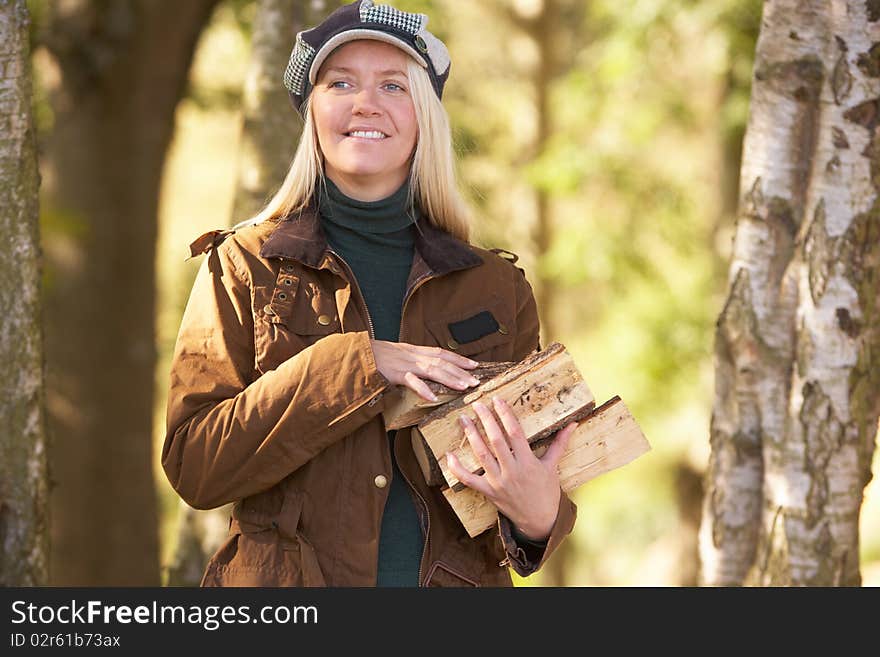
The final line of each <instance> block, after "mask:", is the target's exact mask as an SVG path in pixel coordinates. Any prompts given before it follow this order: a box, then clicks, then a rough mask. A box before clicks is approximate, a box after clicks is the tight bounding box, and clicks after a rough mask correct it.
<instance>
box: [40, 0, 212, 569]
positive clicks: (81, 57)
mask: <svg viewBox="0 0 880 657" xmlns="http://www.w3.org/2000/svg"><path fill="white" fill-rule="evenodd" d="M216 2H217V0H191V1H189V2H183V3H181V2H175V1H173V0H116V1H114V2H112V3H96V2H90V1H88V0H71V1H69V2H64V3H56V4H52V5H51V11H52V14H51V15H50V22H49V29H48V32H47V36H46V43H47V46H48V48H49V50H50V52H51V54H52V55H53V56H54V58H55V60H56V63H57V66H58V71H59V75H60V80H59V83H58V85H57V87H56V88H54V89H52V90H50V91H51V93H50V100H51V102H52V107H53V111H54V114H55V124H54V130H53V133H52V135H51V137H50V139H49V143H48V145H47V150H46V154H47V172H48V173H47V182H48V183H49V185H48V187H49V190H48V192H49V193H48V196H47V201H48V204H49V206H50V207H49V209H48V215H47V216H48V220H49V221H51V223H50V224H49V226H48V228H50V229H51V228H54V230H52V231H50V230H47V235H46V238H45V245H46V249H47V256H48V261H47V267H48V269H49V272H48V273H49V276H48V284H47V289H46V320H47V321H46V339H47V354H48V356H47V359H48V381H49V411H50V429H51V435H52V437H53V449H52V453H51V455H50V457H51V464H52V474H53V479H54V480H55V482H56V483H57V486H56V487H55V488H54V490H53V495H52V509H53V513H52V518H53V522H52V536H53V541H54V549H53V551H52V569H51V570H52V578H51V579H52V583H53V584H55V585H63V586H72V585H105V586H106V585H154V584H158V583H159V563H158V562H159V559H158V533H157V512H156V501H155V484H154V479H153V471H152V467H151V466H152V461H153V450H152V447H151V438H152V414H153V382H154V366H155V347H154V328H153V321H154V315H155V309H154V305H155V269H154V260H155V243H156V232H157V206H158V195H159V183H160V175H161V171H162V165H163V162H164V158H165V152H166V149H167V146H168V143H169V141H170V138H171V132H172V129H173V125H174V121H173V118H174V109H175V106H176V105H177V102H178V100H179V98H180V97H181V95H182V93H183V91H184V88H185V85H186V80H187V73H188V70H189V65H190V60H191V58H192V54H193V50H194V47H195V43H196V40H197V38H198V36H199V33H200V32H201V29H202V26H203V25H204V24H205V23H206V21H207V19H208V17H209V14H210V12H211V10H212V8H213V7H214V5H215V4H216Z"/></svg>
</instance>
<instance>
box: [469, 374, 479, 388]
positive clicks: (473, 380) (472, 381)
mask: <svg viewBox="0 0 880 657" xmlns="http://www.w3.org/2000/svg"><path fill="white" fill-rule="evenodd" d="M471 385H472V386H478V385H480V380H479V379H478V378H477V377H475V376H472V377H471Z"/></svg>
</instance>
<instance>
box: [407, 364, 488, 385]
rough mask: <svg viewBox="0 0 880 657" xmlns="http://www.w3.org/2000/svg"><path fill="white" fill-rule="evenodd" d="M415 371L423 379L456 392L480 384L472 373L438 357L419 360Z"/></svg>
mask: <svg viewBox="0 0 880 657" xmlns="http://www.w3.org/2000/svg"><path fill="white" fill-rule="evenodd" d="M413 371H414V372H415V373H416V374H417V375H418V376H420V377H422V378H425V379H431V380H432V381H436V382H437V383H442V384H443V385H445V386H447V387H449V388H453V389H455V390H465V389H466V388H468V386H476V385H479V383H480V381H479V379H477V378H476V377H475V376H474V375H472V374H471V373H470V372H466V371H465V370H462V369H461V368H460V367H457V366H456V365H453V364H452V363H450V362H449V361H447V360H445V359H443V358H440V357H438V356H432V357H430V358H427V359H425V358H420V359H418V360H417V361H416V363H415V367H414V368H413Z"/></svg>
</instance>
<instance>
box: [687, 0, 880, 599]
mask: <svg viewBox="0 0 880 657" xmlns="http://www.w3.org/2000/svg"><path fill="white" fill-rule="evenodd" d="M878 18H880V10H878V9H877V8H876V6H875V3H864V2H856V1H855V0H850V1H848V2H844V1H843V0H840V1H828V0H825V1H822V0H809V1H801V2H797V1H795V0H784V1H782V0H779V1H773V2H769V1H768V2H766V3H765V5H764V15H763V20H762V27H761V33H760V36H759V39H758V45H757V49H756V50H757V52H756V59H755V73H754V80H753V86H752V102H751V109H750V118H749V125H748V129H747V132H746V139H745V145H744V151H743V167H742V173H741V181H742V183H741V201H740V209H739V216H738V220H737V227H736V236H735V240H734V249H733V258H732V263H731V267H730V272H729V277H728V281H729V286H730V287H729V292H728V298H727V302H726V303H725V306H724V309H723V310H722V312H721V314H720V317H719V319H718V323H717V332H716V347H715V359H716V399H715V405H714V408H713V413H712V423H711V450H712V451H711V457H710V464H709V473H708V475H707V484H706V492H707V495H706V503H705V505H704V511H703V523H702V527H701V560H702V570H701V582H702V583H704V584H708V585H741V584H756V585H770V586H779V585H811V586H822V585H828V586H835V585H844V586H852V585H858V584H860V582H861V576H860V573H859V562H858V555H859V550H858V547H859V536H858V527H859V509H860V506H861V501H862V495H863V491H864V487H865V485H866V484H867V483H868V481H869V480H870V478H871V473H870V467H871V459H872V457H873V450H874V438H875V434H876V431H877V418H878V415H880V316H878V313H880V303H878V302H880V296H878V294H880V280H878V277H880V224H878V191H880V190H878V185H880V167H878V163H880V143H878V138H877V131H876V127H877V125H878V121H880V119H878V113H880V101H878V96H880V80H878V78H880V65H878V52H880V44H878V41H880V25H878V22H877V21H878Z"/></svg>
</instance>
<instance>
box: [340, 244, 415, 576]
mask: <svg viewBox="0 0 880 657" xmlns="http://www.w3.org/2000/svg"><path fill="white" fill-rule="evenodd" d="M327 250H328V251H329V252H330V253H332V254H333V255H334V256H336V257H337V258H338V259H339V262H340V263H342V265H343V266H344V267H345V269H346V273H347V274H348V275H349V279H348V280H349V282H350V283H352V284H353V285H354V287H355V289H356V290H357V293H358V296H359V297H360V301H361V305H362V306H363V307H364V313H365V314H366V316H367V324H368V325H369V327H370V337H371V338H372V339H374V340H375V339H376V334H375V332H374V331H373V320H372V318H371V317H370V309H369V308H368V307H367V301H366V299H364V294H363V292H361V288H360V286H359V285H358V282H357V279H356V278H355V276H354V272H353V271H352V270H351V267H349V265H348V263H347V262H346V261H345V258H343V257H342V256H341V255H339V254H338V253H336V251H334V250H333V249H330V248H328V249H327ZM430 277H431V274H430V273H428V274H423V275H422V276H420V277H419V278H417V279H416V280H415V282H414V283H413V284H412V287H411V288H410V289H409V290H408V291H407V292H406V294H405V295H404V299H403V307H402V308H401V311H400V327H399V328H398V329H397V336H398V337H397V339H398V342H399V341H400V338H401V333H402V332H403V318H404V314H405V313H406V305H407V303H409V300H410V297H412V295H413V294H414V293H415V291H416V290H417V289H418V288H419V287H421V285H422V283H423V282H424V281H425V280H427V279H429V278H430ZM394 439H395V440H394V444H395V445H396V444H397V435H396V434H395V436H394ZM393 456H395V458H396V455H393ZM398 470H400V474H402V475H403V479H404V481H406V484H407V486H409V489H410V491H411V492H412V493H415V495H416V497H417V498H418V501H419V502H421V504H422V508H424V510H425V544H424V545H423V546H422V557H421V559H419V586H422V574H423V572H424V566H423V564H424V561H425V554H427V552H428V544H429V542H430V540H431V512H430V511H429V510H428V503H427V502H426V501H425V499H424V498H423V497H422V496H421V494H420V493H419V491H418V490H416V487H415V486H413V483H412V482H411V481H410V479H409V477H407V476H406V473H405V472H404V471H403V469H402V468H400V467H398Z"/></svg>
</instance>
